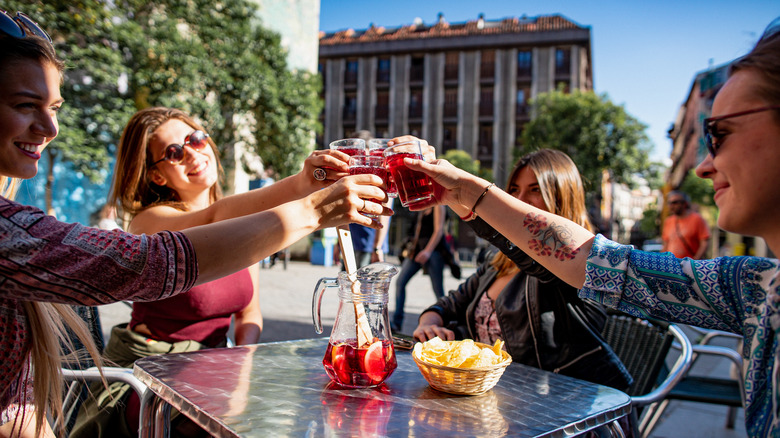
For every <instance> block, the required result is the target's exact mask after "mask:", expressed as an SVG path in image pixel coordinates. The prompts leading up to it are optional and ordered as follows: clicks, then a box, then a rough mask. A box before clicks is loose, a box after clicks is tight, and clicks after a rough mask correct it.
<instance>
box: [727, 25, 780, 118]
mask: <svg viewBox="0 0 780 438" xmlns="http://www.w3.org/2000/svg"><path fill="white" fill-rule="evenodd" d="M741 70H751V71H754V72H756V73H758V74H759V76H761V77H762V78H763V79H764V80H763V81H758V82H756V83H755V91H756V94H755V95H756V97H760V98H761V99H762V100H765V101H767V103H770V104H775V105H777V104H780V18H777V19H775V20H774V21H773V22H772V23H770V24H769V26H768V27H767V29H766V30H765V31H764V34H763V35H762V36H761V39H759V40H758V42H757V43H756V45H755V46H754V47H753V50H751V51H750V53H748V54H747V55H745V56H743V57H741V58H739V59H737V60H736V61H734V62H733V63H732V64H731V66H730V67H729V74H734V73H736V72H738V71H741ZM773 113H774V114H776V119H775V120H780V111H773Z"/></svg>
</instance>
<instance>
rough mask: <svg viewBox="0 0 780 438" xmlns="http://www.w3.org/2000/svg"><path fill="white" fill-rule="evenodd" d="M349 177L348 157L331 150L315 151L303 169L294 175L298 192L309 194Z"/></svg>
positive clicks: (307, 159) (307, 158)
mask: <svg viewBox="0 0 780 438" xmlns="http://www.w3.org/2000/svg"><path fill="white" fill-rule="evenodd" d="M347 175H349V155H347V154H345V153H343V152H340V151H337V150H332V149H323V150H316V151H314V152H312V153H311V154H310V155H309V156H308V157H306V160H305V161H304V162H303V169H302V170H301V171H300V172H298V174H296V175H295V178H296V180H297V181H296V184H297V186H298V190H300V192H301V193H304V194H309V193H312V192H314V191H316V190H319V189H321V188H324V187H328V186H329V185H331V184H333V183H334V182H336V181H338V180H339V179H341V178H343V177H345V176H347Z"/></svg>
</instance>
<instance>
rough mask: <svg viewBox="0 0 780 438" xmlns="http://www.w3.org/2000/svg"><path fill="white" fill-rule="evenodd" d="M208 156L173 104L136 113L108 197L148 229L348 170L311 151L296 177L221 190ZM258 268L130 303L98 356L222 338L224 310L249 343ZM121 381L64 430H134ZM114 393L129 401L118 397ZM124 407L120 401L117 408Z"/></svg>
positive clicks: (335, 155)
mask: <svg viewBox="0 0 780 438" xmlns="http://www.w3.org/2000/svg"><path fill="white" fill-rule="evenodd" d="M217 157H218V150H217V147H216V144H214V142H213V141H212V139H211V137H209V135H208V134H207V133H206V130H205V128H204V127H203V126H201V125H200V124H199V123H198V122H196V121H195V120H194V119H193V118H192V117H190V116H189V115H188V114H186V113H184V112H183V111H180V110H177V109H173V108H162V107H155V108H146V109H143V110H141V111H138V112H137V113H136V114H135V115H133V117H132V118H131V119H130V121H129V122H128V123H127V126H125V129H124V132H123V134H122V138H121V139H120V141H119V147H118V150H117V160H116V166H115V169H114V177H113V182H112V189H111V194H110V195H109V201H108V203H109V205H116V206H117V207H118V208H120V209H121V210H122V211H124V212H126V213H127V214H129V215H130V217H131V221H130V224H129V226H128V231H130V232H132V233H136V234H154V233H157V232H159V231H162V230H183V229H186V228H190V227H193V226H197V225H204V224H207V223H211V222H215V221H219V220H223V219H228V218H232V217H238V216H243V215H246V214H250V213H254V212H257V211H262V210H266V209H268V208H273V207H275V206H278V205H280V204H283V203H285V202H288V201H291V200H294V199H298V198H302V197H304V196H307V195H309V194H311V193H313V192H315V191H317V190H319V189H321V188H323V187H325V186H327V185H329V184H331V183H332V182H333V180H328V179H325V180H323V181H319V180H317V179H315V178H314V171H315V169H318V168H324V167H328V168H329V169H330V172H329V173H330V176H331V177H333V178H338V177H341V176H344V175H347V174H348V170H349V169H348V161H349V156H348V155H346V154H343V153H341V152H338V151H331V150H320V151H315V152H313V153H312V154H311V155H310V156H309V157H308V158H307V159H306V161H305V162H304V165H303V170H302V171H301V172H300V173H298V174H296V175H293V176H291V177H288V178H285V179H282V180H281V181H279V182H277V183H274V184H271V185H269V186H267V187H263V188H260V189H256V190H252V191H250V192H247V193H242V194H238V195H233V196H227V197H222V192H221V190H220V179H221V176H222V167H221V165H220V162H219V159H218V158H217ZM259 271H260V269H259V265H257V264H256V265H253V266H252V267H250V268H247V269H245V270H243V271H240V272H237V273H235V274H233V275H230V276H227V277H225V278H221V279H219V280H216V281H213V282H210V283H206V284H202V285H200V286H197V287H194V288H192V289H191V290H190V291H189V292H187V293H185V294H181V295H177V296H175V297H171V298H168V299H165V300H160V301H153V302H138V303H133V311H132V314H131V319H130V322H129V323H128V324H122V325H120V326H117V327H114V328H113V330H112V331H111V336H110V338H109V342H108V346H107V347H106V351H105V356H106V358H107V359H109V360H111V361H112V362H115V363H117V364H118V365H119V366H125V367H132V366H133V363H134V362H135V361H136V360H137V359H141V358H143V357H146V356H149V355H153V354H161V353H167V352H172V351H176V352H181V351H194V350H199V349H202V348H214V347H220V346H224V344H225V340H226V336H227V333H228V329H229V328H230V324H231V317H232V318H233V323H234V338H235V343H236V344H237V345H245V344H254V343H257V342H259V340H260V333H261V331H262V327H263V319H262V315H261V313H260V302H259ZM150 340H153V341H154V342H149V341H150ZM120 385H121V384H116V386H120ZM112 386H113V385H112ZM121 386H123V387H124V390H123V391H121V394H120V393H119V392H118V390H117V389H116V388H112V389H111V392H112V393H113V394H114V397H115V398H114V400H110V399H108V398H107V399H106V400H105V406H103V407H102V410H99V409H97V408H96V407H94V406H92V405H91V404H85V405H84V406H83V407H82V409H81V412H80V414H79V421H78V422H77V424H76V427H75V429H74V434H73V435H72V436H74V437H79V436H85V437H86V436H90V437H93V436H98V435H99V432H100V431H101V430H102V431H108V430H110V431H111V436H112V437H114V436H121V435H117V433H118V432H117V431H119V430H128V431H129V433H128V436H130V435H136V430H135V429H134V425H137V424H138V408H139V403H138V400H137V398H138V396H137V394H136V393H135V392H134V391H130V390H129V389H130V387H129V385H121ZM98 389H99V388H95V390H98ZM125 394H126V395H125ZM124 397H128V398H129V401H128V402H125V400H124ZM90 403H92V401H90ZM125 406H129V407H128V408H127V410H126V411H125V410H124V407H125ZM109 411H111V412H109ZM88 413H91V415H90V414H88ZM125 419H127V421H126V422H125ZM179 421H181V422H184V423H189V421H188V419H187V418H186V417H184V416H177V417H176V418H175V419H174V421H173V425H174V427H176V426H177V425H178V424H177V423H178V422H179ZM98 423H100V424H98ZM118 423H119V424H118ZM98 426H99V427H98ZM190 426H191V425H186V426H185V425H182V426H180V427H181V428H184V427H190Z"/></svg>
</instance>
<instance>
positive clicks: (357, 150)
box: [329, 138, 366, 157]
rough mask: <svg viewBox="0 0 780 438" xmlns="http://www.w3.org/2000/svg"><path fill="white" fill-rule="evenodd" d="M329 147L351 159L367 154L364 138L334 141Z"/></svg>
mask: <svg viewBox="0 0 780 438" xmlns="http://www.w3.org/2000/svg"><path fill="white" fill-rule="evenodd" d="M329 147H330V148H331V149H335V150H338V151H341V152H344V153H345V154H347V155H349V156H350V157H354V156H356V155H365V154H366V142H365V140H363V139H362V138H344V139H341V140H336V141H332V142H330V145H329Z"/></svg>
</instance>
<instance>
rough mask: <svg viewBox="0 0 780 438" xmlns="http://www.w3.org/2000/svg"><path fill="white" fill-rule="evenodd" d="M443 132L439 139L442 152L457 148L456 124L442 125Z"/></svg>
mask: <svg viewBox="0 0 780 438" xmlns="http://www.w3.org/2000/svg"><path fill="white" fill-rule="evenodd" d="M443 128H444V132H443V134H444V135H443V136H442V141H441V148H442V152H447V151H449V150H452V149H457V138H458V125H456V124H446V125H444V126H443Z"/></svg>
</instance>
